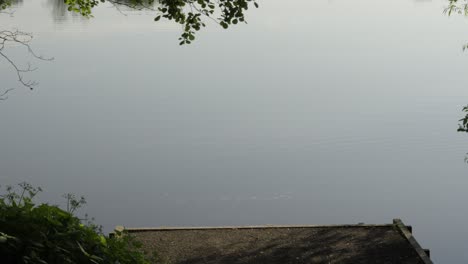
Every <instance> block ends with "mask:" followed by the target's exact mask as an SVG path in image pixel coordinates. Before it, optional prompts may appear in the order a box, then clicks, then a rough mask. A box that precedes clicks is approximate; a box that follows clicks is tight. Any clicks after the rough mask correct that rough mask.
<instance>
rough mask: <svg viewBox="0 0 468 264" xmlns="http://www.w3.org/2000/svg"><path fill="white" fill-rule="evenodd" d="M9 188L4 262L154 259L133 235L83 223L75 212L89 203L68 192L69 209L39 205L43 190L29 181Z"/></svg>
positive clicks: (0, 208) (1, 222)
mask: <svg viewBox="0 0 468 264" xmlns="http://www.w3.org/2000/svg"><path fill="white" fill-rule="evenodd" d="M19 186H20V190H19V191H15V189H14V188H13V187H10V186H9V187H7V188H6V192H5V193H4V194H3V195H1V196H0V263H5V264H10V263H41V264H46V263H48V264H52V263H79V264H82V263H83V264H86V263H94V264H100V263H113V264H116V263H120V264H126V263H128V264H130V263H131V264H140V263H150V259H148V258H147V257H145V254H144V252H143V251H142V250H141V249H140V247H141V245H140V244H139V243H138V242H137V241H135V240H134V239H133V238H132V237H131V236H129V235H126V234H117V235H116V236H115V237H112V238H110V237H108V236H106V235H104V234H103V233H102V232H101V230H100V228H99V227H98V226H97V225H94V224H92V223H90V222H88V223H83V222H82V221H81V220H80V219H79V218H78V217H76V216H75V215H74V214H73V213H74V211H75V210H76V209H77V208H78V207H80V206H81V205H82V204H84V203H85V200H84V198H81V199H80V200H77V199H76V198H75V196H74V195H70V194H68V195H66V196H65V197H66V198H67V210H62V209H60V208H59V207H58V206H54V205H49V204H44V203H43V204H38V205H36V204H35V203H34V201H33V198H34V196H36V194H37V193H38V192H40V191H41V189H40V188H35V187H33V186H31V185H29V184H27V183H21V184H19Z"/></svg>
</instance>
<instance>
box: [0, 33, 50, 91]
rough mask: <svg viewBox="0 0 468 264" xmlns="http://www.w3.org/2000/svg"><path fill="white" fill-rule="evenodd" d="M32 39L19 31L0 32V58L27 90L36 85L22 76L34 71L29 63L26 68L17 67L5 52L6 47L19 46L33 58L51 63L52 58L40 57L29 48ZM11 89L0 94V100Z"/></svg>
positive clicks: (30, 35)
mask: <svg viewBox="0 0 468 264" xmlns="http://www.w3.org/2000/svg"><path fill="white" fill-rule="evenodd" d="M32 39H33V35H32V34H30V33H26V32H22V31H19V30H0V58H3V59H4V60H5V61H6V62H7V63H8V64H10V66H11V68H12V69H13V70H14V71H15V72H16V76H17V78H18V81H19V82H20V84H21V85H22V86H24V87H27V88H29V89H30V90H32V89H33V88H34V87H35V86H36V85H37V84H38V83H37V82H36V81H33V80H27V79H25V76H24V74H25V73H27V72H32V71H34V70H36V68H33V67H32V66H31V64H30V63H28V66H27V67H24V68H23V67H19V66H18V65H17V64H16V63H15V62H14V61H13V60H12V59H11V58H10V57H9V56H8V55H7V54H6V53H5V50H6V48H7V47H10V46H13V45H19V46H23V47H25V48H26V49H27V50H28V52H29V54H31V55H32V56H33V57H34V58H36V59H38V60H43V61H51V60H53V59H54V58H47V57H44V56H42V55H38V54H36V53H35V52H34V50H33V49H32V48H31V46H30V42H31V41H32ZM11 90H13V89H7V90H5V91H4V92H3V93H2V94H0V100H5V99H6V98H8V97H7V96H6V94H7V93H8V92H10V91H11Z"/></svg>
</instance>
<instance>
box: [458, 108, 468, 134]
mask: <svg viewBox="0 0 468 264" xmlns="http://www.w3.org/2000/svg"><path fill="white" fill-rule="evenodd" d="M462 111H463V112H465V113H466V115H465V117H463V118H462V119H460V120H458V121H460V122H461V124H458V130H457V131H458V132H467V133H468V105H467V106H465V107H463V109H462Z"/></svg>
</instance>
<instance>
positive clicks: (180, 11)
mask: <svg viewBox="0 0 468 264" xmlns="http://www.w3.org/2000/svg"><path fill="white" fill-rule="evenodd" d="M0 1H1V0H0ZM64 1H65V3H66V4H67V5H68V10H70V11H74V12H78V13H80V14H81V15H83V16H86V17H90V16H92V9H93V8H94V7H95V6H97V5H98V4H99V3H100V2H102V3H104V2H106V1H107V2H109V3H112V4H116V5H125V6H128V7H131V8H135V9H149V10H153V11H155V12H156V13H157V14H156V17H155V18H154V21H159V20H160V19H161V18H165V19H168V20H173V21H175V22H176V23H179V24H181V25H182V26H183V33H182V34H181V36H180V38H179V40H180V43H179V44H180V45H183V44H190V43H191V42H192V41H193V40H195V33H196V31H199V30H200V29H201V28H202V27H205V26H206V24H205V22H204V20H203V19H202V17H204V18H208V19H211V20H213V21H215V22H216V23H217V24H219V25H220V26H222V27H223V28H224V29H227V28H228V27H229V26H230V25H233V24H234V25H235V24H238V23H239V22H245V11H246V10H248V8H249V4H252V3H253V5H254V6H255V7H258V3H257V2H256V0H99V1H98V0H64ZM155 2H156V3H158V4H159V7H158V8H157V9H154V8H153V4H154V3H155Z"/></svg>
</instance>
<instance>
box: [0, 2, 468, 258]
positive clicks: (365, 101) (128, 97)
mask: <svg viewBox="0 0 468 264" xmlns="http://www.w3.org/2000/svg"><path fill="white" fill-rule="evenodd" d="M260 4H261V8H260V9H258V10H249V13H248V21H249V24H248V25H240V26H237V27H234V28H232V29H230V30H228V31H225V30H222V29H219V28H218V27H217V26H216V25H214V24H210V23H208V24H209V26H208V28H207V29H205V30H204V31H203V32H201V33H200V34H199V35H198V40H197V41H196V42H195V43H194V44H193V45H190V46H184V47H179V46H178V41H177V38H178V36H179V34H180V27H179V26H178V25H174V24H171V23H169V22H161V23H154V22H153V21H152V19H153V15H152V14H151V13H148V12H128V11H125V13H126V14H127V15H126V16H125V15H122V14H121V13H120V12H119V11H117V10H116V9H115V8H113V7H111V6H106V5H103V6H101V7H99V8H98V9H97V10H96V11H95V18H93V19H90V20H86V19H82V18H80V17H79V16H74V15H71V14H68V13H67V12H64V9H63V6H61V5H59V4H57V1H51V0H48V1H46V0H42V1H32V0H24V1H22V2H21V3H20V4H19V6H18V7H17V8H16V13H15V14H14V16H13V17H9V16H4V15H2V16H0V23H1V25H3V26H2V28H19V29H21V30H24V31H28V32H33V33H34V36H35V39H34V42H33V47H34V48H35V50H36V51H37V52H38V53H41V54H44V55H47V56H53V57H55V60H54V61H53V62H40V61H36V60H34V59H33V58H30V57H27V56H25V55H24V54H25V53H24V50H22V49H19V48H14V49H11V50H10V53H9V54H10V55H11V56H12V57H14V58H16V59H17V61H18V63H26V62H27V61H31V62H33V63H34V65H35V66H37V67H38V70H37V71H35V72H34V73H33V74H31V75H29V76H30V77H31V78H33V79H35V80H38V81H39V82H40V85H39V87H37V89H36V90H35V91H33V92H30V91H27V90H26V89H23V88H21V87H18V85H17V82H16V80H15V76H14V74H13V72H12V71H11V69H10V68H9V67H8V65H7V64H5V63H0V79H1V87H6V88H8V87H17V88H16V89H15V90H14V91H13V92H12V93H11V94H10V98H9V99H8V100H7V101H4V102H2V103H1V104H0V120H1V123H0V127H1V130H0V136H1V138H2V141H1V148H0V167H1V172H0V183H2V185H3V184H14V183H17V182H19V181H23V180H27V181H30V182H31V183H33V184H36V185H40V186H43V187H44V188H45V189H46V192H45V193H43V194H41V197H40V198H41V199H43V200H47V201H55V202H57V203H58V202H59V201H60V199H61V198H60V195H61V194H62V193H65V192H75V193H77V194H82V195H85V196H86V197H87V200H88V202H89V204H88V205H87V207H86V208H85V210H84V211H86V212H87V213H88V214H90V215H92V216H94V217H95V218H96V222H97V223H101V224H103V225H104V229H105V231H110V230H112V228H113V227H114V226H116V225H122V224H123V225H126V226H129V227H140V226H160V225H171V226H174V225H183V226H201V225H203V226H206V225H257V224H340V223H343V224H344V223H346V224H352V223H358V222H365V223H389V222H391V220H392V219H393V218H402V219H403V221H404V222H405V223H407V224H411V225H413V227H414V234H415V236H416V238H417V239H418V241H419V242H420V243H421V244H422V246H423V247H425V248H430V249H431V253H432V254H431V255H432V259H433V260H434V261H435V262H436V263H466V261H467V260H468V251H467V250H466V245H468V229H467V228H466V223H467V222H468V213H467V210H466V202H467V201H468V191H467V189H468V165H467V164H465V163H464V157H465V153H466V152H468V145H467V144H466V142H467V140H468V135H466V134H460V133H457V132H456V128H457V120H458V119H459V118H460V117H461V116H462V113H461V111H460V110H461V107H462V106H463V105H465V104H467V103H468V89H466V84H467V83H468V75H467V74H466V69H467V67H468V55H467V54H466V53H463V52H462V50H461V47H462V45H463V44H464V43H465V42H468V34H466V33H467V32H468V21H466V20H465V19H464V18H462V17H451V18H447V17H446V16H444V15H443V14H442V11H443V8H444V6H445V5H446V3H445V2H444V1H435V0H434V1H410V0H392V1H390V0H377V1H376V0H354V1H344V0H333V1H307V0H293V1H288V4H285V3H284V1H280V0H269V1H262V2H260Z"/></svg>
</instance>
